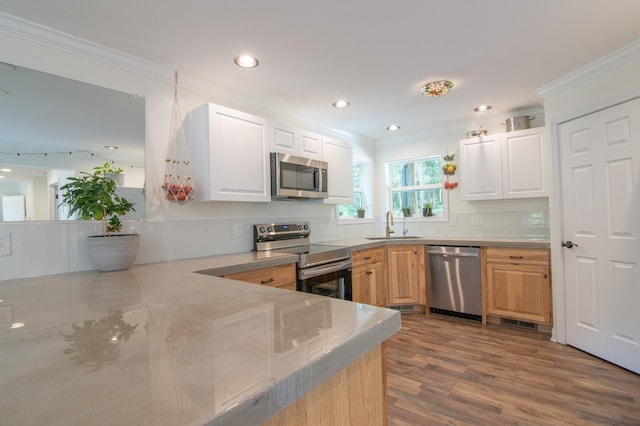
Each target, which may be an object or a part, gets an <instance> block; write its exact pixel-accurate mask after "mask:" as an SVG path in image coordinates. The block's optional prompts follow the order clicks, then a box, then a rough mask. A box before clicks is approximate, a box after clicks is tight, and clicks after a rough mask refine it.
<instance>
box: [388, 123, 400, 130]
mask: <svg viewBox="0 0 640 426" xmlns="http://www.w3.org/2000/svg"><path fill="white" fill-rule="evenodd" d="M387 130H388V131H390V132H395V131H396V130H400V126H398V125H397V124H390V125H388V126H387Z"/></svg>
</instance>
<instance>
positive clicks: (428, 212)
mask: <svg viewBox="0 0 640 426" xmlns="http://www.w3.org/2000/svg"><path fill="white" fill-rule="evenodd" d="M432 215H433V204H432V203H424V205H423V206H422V216H425V217H427V216H432Z"/></svg>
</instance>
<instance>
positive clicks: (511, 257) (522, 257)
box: [509, 256, 524, 259]
mask: <svg viewBox="0 0 640 426" xmlns="http://www.w3.org/2000/svg"><path fill="white" fill-rule="evenodd" d="M509 259H524V256H509Z"/></svg>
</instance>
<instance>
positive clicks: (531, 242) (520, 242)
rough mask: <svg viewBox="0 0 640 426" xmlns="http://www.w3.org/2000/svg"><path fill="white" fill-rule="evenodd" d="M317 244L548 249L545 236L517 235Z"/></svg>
mask: <svg viewBox="0 0 640 426" xmlns="http://www.w3.org/2000/svg"><path fill="white" fill-rule="evenodd" d="M318 244H327V245H341V246H346V247H351V249H352V250H363V249H368V248H374V247H384V246H388V245H403V244H425V245H427V244H433V245H454V246H455V245H458V246H479V247H511V248H530V249H548V248H549V247H550V243H549V240H548V239H546V238H526V237H523V238H518V237H425V236H414V235H409V236H407V237H402V236H397V235H395V234H394V235H392V237H391V238H384V237H374V238H366V237H356V238H346V239H340V240H331V241H323V242H321V243H318Z"/></svg>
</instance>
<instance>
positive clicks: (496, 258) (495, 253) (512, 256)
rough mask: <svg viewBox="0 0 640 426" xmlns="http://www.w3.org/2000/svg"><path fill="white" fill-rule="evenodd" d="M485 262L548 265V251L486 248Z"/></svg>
mask: <svg viewBox="0 0 640 426" xmlns="http://www.w3.org/2000/svg"><path fill="white" fill-rule="evenodd" d="M487 262H493V263H517V264H527V265H548V264H549V250H540V249H512V248H495V247H487Z"/></svg>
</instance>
